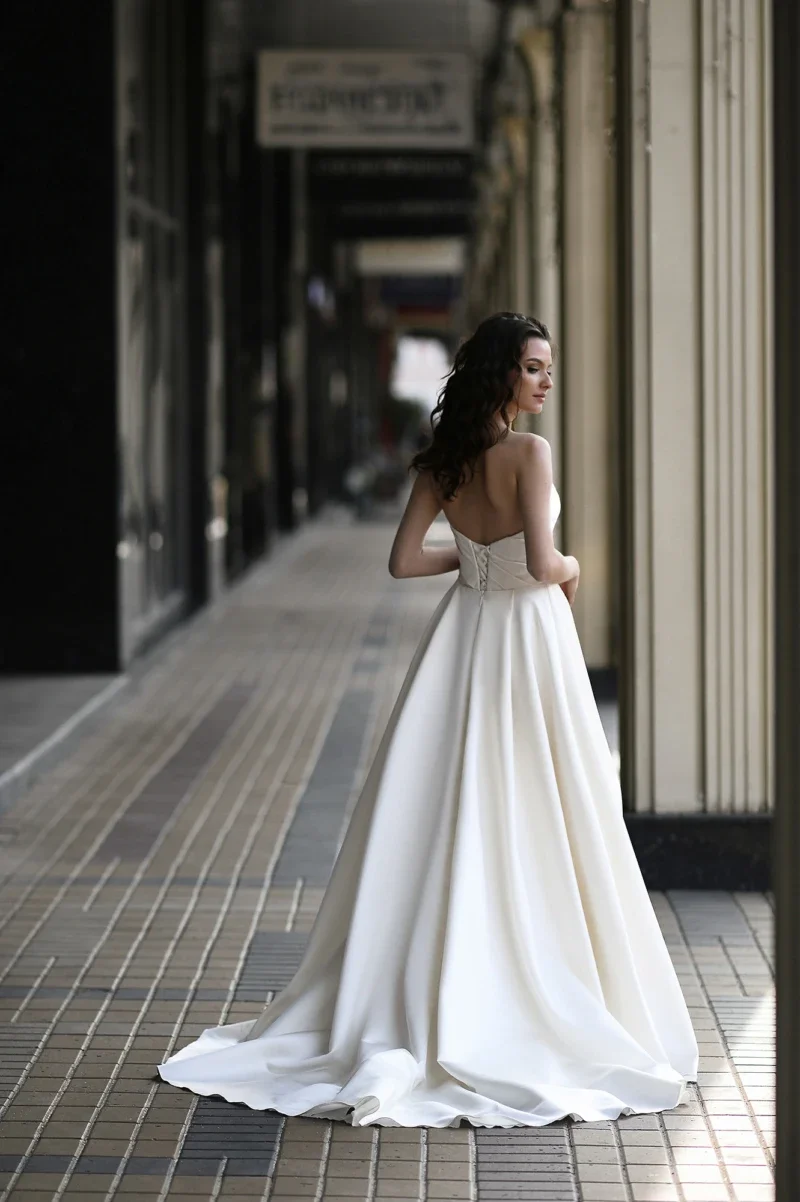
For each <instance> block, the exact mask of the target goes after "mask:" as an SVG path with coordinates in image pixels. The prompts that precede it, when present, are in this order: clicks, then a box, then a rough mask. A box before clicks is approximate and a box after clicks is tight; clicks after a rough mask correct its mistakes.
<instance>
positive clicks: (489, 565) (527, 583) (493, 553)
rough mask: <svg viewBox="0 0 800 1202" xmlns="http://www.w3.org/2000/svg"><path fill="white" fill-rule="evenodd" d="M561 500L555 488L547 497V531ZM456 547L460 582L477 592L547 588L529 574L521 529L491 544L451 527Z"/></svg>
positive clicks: (551, 525)
mask: <svg viewBox="0 0 800 1202" xmlns="http://www.w3.org/2000/svg"><path fill="white" fill-rule="evenodd" d="M560 512H561V498H560V497H559V495H558V492H557V490H556V487H555V485H553V490H552V492H551V494H550V529H551V530H552V529H553V527H554V526H555V524H556V522H557V521H558V515H559V513H560ZM450 529H451V530H452V531H453V537H454V538H455V540H456V547H457V548H458V557H459V560H460V568H459V574H458V579H459V583H460V584H463V585H466V586H467V588H472V589H476V590H477V591H478V592H480V593H486V592H505V591H507V590H509V589H520V588H546V587H547V585H544V584H542V583H541V582H540V581H538V580H535V579H534V577H533V576H531V574H530V573H529V571H528V567H527V555H526V551H525V535H524V533H523V531H522V530H519V531H518V532H517V533H516V534H508V535H506V537H505V538H498V539H495V541H494V542H491V543H476V542H474V541H473V539H471V538H467V536H466V534H462V533H461V531H460V530H456V528H455V526H451V527H450Z"/></svg>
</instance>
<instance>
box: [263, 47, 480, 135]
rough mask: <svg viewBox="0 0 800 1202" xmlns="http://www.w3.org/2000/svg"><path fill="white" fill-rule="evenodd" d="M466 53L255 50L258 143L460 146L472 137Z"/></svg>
mask: <svg viewBox="0 0 800 1202" xmlns="http://www.w3.org/2000/svg"><path fill="white" fill-rule="evenodd" d="M472 100H473V97H472V68H471V62H470V59H469V57H468V56H467V55H466V54H453V53H446V54H412V53H400V52H394V51H391V52H390V51H374V52H373V51H366V50H352V51H320V52H307V51H302V50H297V51H291V50H262V51H260V52H259V55H258V88H257V101H256V105H257V111H256V131H257V138H258V141H259V143H260V144H261V145H262V146H273V147H274V146H309V147H343V148H345V147H362V148H373V149H374V148H382V149H406V150H414V149H425V150H430V149H431V148H433V147H439V148H442V149H445V150H466V149H469V147H470V146H471V145H472V140H473V119H472V118H473V113H472Z"/></svg>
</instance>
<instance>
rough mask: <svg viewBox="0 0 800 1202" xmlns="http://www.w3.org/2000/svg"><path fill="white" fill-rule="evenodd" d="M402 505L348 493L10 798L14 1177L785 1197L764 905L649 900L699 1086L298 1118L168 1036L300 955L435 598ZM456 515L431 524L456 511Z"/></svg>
mask: <svg viewBox="0 0 800 1202" xmlns="http://www.w3.org/2000/svg"><path fill="white" fill-rule="evenodd" d="M391 537H392V528H391V526H390V525H388V524H384V523H381V522H379V521H375V522H371V523H354V522H353V521H352V520H351V519H350V518H349V517H345V516H344V515H343V514H339V512H338V511H330V510H329V511H327V513H326V514H325V515H324V516H323V517H321V518H320V519H318V520H316V521H313V522H311V523H309V524H307V525H306V526H305V527H304V528H303V529H302V530H301V531H300V532H299V533H298V534H297V535H296V536H294V537H293V538H292V539H290V540H287V541H285V542H284V543H283V544H281V546H280V547H279V548H278V550H277V551H276V553H275V554H274V555H273V556H272V557H271V558H270V559H269V561H267V562H266V563H264V564H263V565H261V566H258V567H256V568H255V569H254V570H252V571H251V572H250V574H248V575H247V576H245V577H244V578H243V579H242V580H240V582H239V583H238V584H237V585H235V586H234V587H233V588H232V589H231V590H230V591H229V592H227V593H226V594H225V595H224V596H223V598H222V599H221V600H220V601H219V602H217V603H216V605H215V606H213V607H211V608H210V609H206V610H204V611H202V612H201V613H200V614H199V615H198V616H197V617H196V618H195V619H194V621H193V622H192V623H191V624H190V625H189V626H188V627H186V628H184V629H183V630H182V631H180V632H178V634H177V635H174V636H172V638H171V639H170V640H167V641H166V642H163V643H162V644H160V645H159V649H158V650H157V651H156V652H155V653H154V654H153V655H152V656H151V658H150V660H149V662H148V663H147V665H146V667H145V668H144V669H142V670H141V671H140V672H139V674H138V676H137V678H136V679H135V680H134V681H133V683H132V685H131V686H130V687H129V688H127V689H125V690H122V691H120V693H119V694H118V696H117V698H116V699H115V701H114V702H113V703H111V704H110V705H109V706H108V707H107V709H106V710H105V711H104V713H103V715H101V717H100V719H99V720H98V721H97V722H96V723H95V725H94V727H93V729H92V730H91V731H90V732H89V733H87V734H85V735H84V737H83V738H82V739H80V740H79V741H78V742H77V743H75V744H74V745H73V746H72V747H71V749H70V751H69V752H68V753H67V755H66V757H65V758H64V759H62V760H61V761H60V762H59V763H58V764H57V765H55V766H52V767H50V768H49V770H47V771H46V772H45V773H44V775H42V776H41V777H40V778H39V779H38V780H37V781H36V782H35V783H34V784H33V786H32V788H31V789H30V790H29V791H28V792H27V794H26V795H25V796H24V798H19V799H18V800H17V801H15V802H14V801H12V804H11V805H10V806H9V807H8V808H7V809H6V811H5V812H4V813H3V814H2V816H1V818H0V872H2V892H1V894H0V897H1V900H0V940H2V948H0V963H2V965H3V968H2V973H1V974H0V1007H2V1015H0V1071H1V1072H2V1087H3V1104H2V1109H1V1110H0V1114H1V1115H2V1125H0V1142H1V1144H2V1150H1V1152H0V1202H5V1200H6V1199H7V1198H13V1199H15V1200H17V1199H19V1200H23V1199H24V1200H25V1202H34V1200H36V1199H48V1200H50V1199H58V1198H62V1197H64V1198H82V1199H85V1198H104V1199H112V1198H115V1197H117V1196H120V1197H125V1198H126V1199H132V1198H137V1199H142V1200H143V1202H144V1200H145V1199H146V1200H147V1202H156V1200H159V1202H161V1200H162V1199H165V1198H168V1197H169V1198H173V1197H178V1196H188V1197H192V1198H197V1199H201V1198H208V1199H217V1198H253V1199H268V1198H270V1199H272V1200H273V1202H290V1200H295V1199H297V1198H309V1199H312V1198H313V1199H314V1200H315V1202H321V1200H323V1199H329V1198H345V1197H346V1198H352V1199H362V1200H364V1202H367V1200H372V1199H378V1198H385V1199H388V1198H393V1199H405V1200H409V1202H423V1200H425V1199H465V1200H467V1199H469V1200H476V1199H477V1200H479V1202H489V1200H498V1202H500V1200H501V1199H502V1200H505V1199H509V1200H511V1199H519V1200H520V1202H522V1200H527V1199H530V1200H533V1199H541V1200H542V1202H561V1200H564V1202H567V1200H569V1202H579V1200H582V1202H645V1200H647V1202H717V1200H720V1202H729V1200H730V1202H767V1199H771V1198H772V1197H773V1187H772V1184H771V1182H772V1161H773V1148H774V1098H773V1090H774V1051H773V1001H772V968H771V959H772V952H771V944H772V908H771V900H770V898H769V897H767V896H766V895H763V894H759V893H741V894H732V893H720V892H710V891H706V892H702V893H687V892H679V891H678V892H669V893H659V894H654V896H653V900H654V903H655V906H656V909H657V912H658V916H659V920H660V922H661V924H662V927H663V930H664V934H665V937H666V939H667V942H668V944H669V947H670V949H671V951H672V954H673V956H674V960H675V964H676V967H677V970H678V973H679V975H680V978H681V981H682V983H683V986H684V989H685V991H686V996H687V1000H688V1002H689V1004H690V1007H691V1012H692V1015H693V1019H694V1022H695V1026H696V1029H697V1033H698V1038H699V1040H700V1046H701V1055H702V1058H701V1073H700V1080H699V1084H698V1087H697V1089H696V1093H695V1096H694V1099H693V1101H692V1103H691V1105H690V1106H688V1107H684V1108H682V1110H681V1113H680V1114H677V1113H669V1112H667V1113H665V1114H661V1115H651V1116H641V1117H630V1118H626V1119H624V1120H622V1121H620V1122H618V1123H592V1124H573V1123H569V1122H567V1123H564V1124H554V1125H551V1126H549V1127H545V1128H540V1129H537V1130H525V1129H514V1130H511V1131H501V1130H486V1129H482V1130H478V1131H475V1130H474V1129H472V1128H469V1127H462V1128H459V1129H447V1130H430V1131H420V1130H404V1129H390V1128H380V1129H375V1128H366V1129H353V1128H350V1127H347V1126H345V1125H343V1124H337V1123H333V1124H330V1123H327V1122H323V1121H319V1120H307V1119H299V1118H298V1119H292V1120H289V1121H284V1120H283V1119H282V1118H281V1117H280V1116H278V1115H276V1114H270V1113H265V1114H260V1113H254V1112H251V1111H247V1110H246V1109H244V1108H240V1107H235V1106H231V1105H229V1104H227V1103H223V1102H221V1101H217V1100H213V1099H202V1100H200V1099H198V1098H196V1097H193V1096H191V1095H189V1094H184V1093H181V1092H178V1091H177V1090H174V1089H171V1088H169V1087H168V1086H164V1085H161V1084H159V1083H158V1082H157V1080H156V1079H155V1075H154V1065H155V1063H157V1062H158V1061H160V1060H161V1059H162V1058H163V1057H164V1055H165V1054H166V1053H168V1052H169V1051H170V1050H172V1049H174V1048H176V1047H178V1046H180V1045H181V1044H182V1043H183V1042H185V1041H186V1040H187V1039H189V1038H190V1037H193V1036H195V1035H197V1034H199V1033H200V1031H201V1030H202V1029H203V1028H205V1027H207V1026H212V1025H215V1024H217V1023H219V1022H220V1021H225V1020H227V1021H232V1022H233V1021H237V1020H240V1019H244V1018H247V1017H250V1016H252V1015H253V1014H254V1013H255V1012H256V1011H257V1009H258V1008H259V1006H260V1005H261V1004H262V1003H263V1001H264V1000H266V999H269V998H271V997H272V996H274V993H275V992H276V991H277V990H279V989H280V988H281V986H282V985H283V984H284V983H285V982H286V981H287V980H288V979H289V978H290V976H291V975H292V972H293V971H294V968H295V966H296V965H297V963H298V961H299V958H300V956H301V954H302V950H303V947H304V943H305V940H306V937H307V932H308V931H309V928H310V926H311V923H312V921H313V918H314V914H315V912H316V909H317V906H318V905H319V902H320V899H321V897H322V894H323V891H324V887H325V884H326V881H327V879H328V875H329V872H330V869H331V866H332V863H333V860H334V857H335V854H336V850H337V847H338V845H339V841H340V838H341V835H342V833H343V830H344V828H345V826H346V822H347V819H348V815H349V813H350V808H351V806H352V804H353V802H354V800H355V797H356V795H357V792H358V787H359V784H360V782H361V780H362V779H363V774H364V771H365V768H366V765H367V763H368V761H369V759H370V757H371V755H372V752H373V751H374V748H375V746H376V743H377V740H378V738H379V736H380V733H381V730H382V728H383V726H384V724H385V722H386V720H387V718H388V715H389V711H390V708H391V705H392V702H393V699H394V697H395V695H396V693H397V690H398V688H399V686H400V683H401V680H402V677H403V674H404V671H405V668H406V665H407V664H408V661H409V659H410V657H411V654H412V652H413V649H414V647H415V646H416V643H417V640H418V638H419V636H420V634H421V632H422V629H423V627H424V624H425V622H426V620H427V618H428V616H429V615H430V613H431V612H432V610H433V608H434V606H435V603H436V601H437V599H438V597H439V596H441V594H442V592H443V591H444V589H445V588H447V587H448V586H449V584H450V582H451V578H450V577H447V578H443V579H439V580H437V579H435V578H434V579H429V580H412V581H399V582H398V581H393V580H391V579H390V577H389V576H388V573H387V570H386V559H387V554H388V548H389V543H390V540H391ZM436 537H439V534H438V533H437V534H436Z"/></svg>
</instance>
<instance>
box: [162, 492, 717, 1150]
mask: <svg viewBox="0 0 800 1202" xmlns="http://www.w3.org/2000/svg"><path fill="white" fill-rule="evenodd" d="M559 509H560V502H559V500H558V494H557V493H556V491H555V489H554V490H553V501H552V506H551V520H552V522H553V524H555V521H556V519H557V516H558V512H559ZM454 535H455V539H456V543H457V546H458V551H459V557H460V571H459V576H458V579H457V580H456V581H455V583H454V584H453V585H452V587H451V588H450V589H449V590H448V591H447V593H446V594H445V596H444V597H443V598H442V600H441V602H440V603H439V605H438V606H437V608H436V610H435V612H434V614H433V616H432V617H431V619H430V622H429V623H428V626H427V629H426V630H425V633H424V634H423V637H422V639H421V641H420V644H419V646H418V648H417V651H416V652H415V655H414V657H413V660H412V662H411V665H410V667H409V669H408V673H407V675H406V678H405V681H404V683H403V686H402V688H401V690H400V694H399V696H398V699H397V702H396V704H395V706H394V709H393V712H392V715H391V717H390V719H389V722H388V725H387V728H386V731H385V733H384V735H383V739H382V741H381V744H380V747H379V750H378V753H377V755H376V757H375V760H374V762H373V764H372V767H371V769H370V771H369V773H368V775H367V779H366V781H365V783H364V787H363V789H362V791H361V794H360V797H359V799H358V801H357V803H356V806H355V808H354V810H353V814H352V818H351V821H350V824H349V827H348V830H347V834H346V836H345V839H344V841H343V843H342V846H341V848H340V851H339V855H338V857H337V860H336V863H335V865H334V869H333V873H332V875H331V878H330V881H329V884H328V888H327V890H326V893H325V895H324V898H323V901H322V905H321V907H320V910H319V912H318V915H317V918H316V921H315V923H314V926H313V929H312V931H311V934H310V937H309V942H308V945H307V949H306V952H305V955H304V957H303V960H302V962H301V964H300V967H299V969H298V971H297V973H296V974H295V976H294V978H293V979H292V980H291V982H290V983H289V984H288V986H287V987H286V988H285V989H284V990H283V991H282V992H281V993H280V994H279V995H278V996H277V997H276V998H275V999H274V1000H273V1001H272V1003H271V1004H270V1005H269V1006H267V1007H266V1008H265V1009H264V1011H263V1012H262V1014H261V1015H260V1016H259V1017H257V1018H255V1019H251V1020H248V1021H246V1022H239V1023H232V1024H229V1025H226V1026H221V1027H215V1028H210V1029H208V1030H206V1031H204V1032H203V1034H202V1035H201V1036H200V1037H199V1038H198V1039H196V1040H194V1041H193V1042H192V1043H190V1044H188V1045H187V1046H186V1047H183V1048H181V1049H180V1050H179V1051H178V1052H176V1053H175V1054H174V1055H173V1056H171V1057H170V1058H169V1059H168V1060H167V1061H166V1062H165V1063H164V1064H162V1065H160V1066H159V1072H160V1074H161V1076H162V1078H163V1079H164V1080H165V1081H168V1082H171V1083H172V1084H173V1085H177V1086H182V1087H185V1088H187V1089H190V1090H192V1091H194V1092H195V1093H198V1094H205V1095H212V1094H213V1095H219V1096H221V1097H223V1098H226V1099H228V1100H229V1101H232V1102H244V1103H245V1104H246V1105H248V1106H250V1107H252V1108H254V1109H258V1110H265V1109H274V1110H277V1111H279V1112H280V1113H282V1114H286V1115H299V1114H303V1115H310V1116H315V1117H328V1118H334V1119H341V1120H344V1121H346V1122H349V1123H352V1124H353V1125H367V1124H381V1125H387V1126H428V1127H445V1126H456V1125H457V1124H458V1123H459V1122H460V1120H461V1119H462V1118H465V1119H467V1120H469V1121H470V1122H471V1123H473V1124H475V1125H477V1126H495V1127H512V1126H520V1125H522V1126H531V1127H537V1126H542V1125H544V1124H546V1123H550V1122H552V1121H554V1120H556V1119H561V1118H564V1117H566V1116H571V1117H572V1118H573V1119H577V1120H587V1121H594V1120H601V1119H611V1118H616V1117H618V1116H619V1115H621V1114H632V1113H647V1112H653V1111H659V1110H667V1109H671V1108H673V1107H675V1106H677V1105H679V1104H680V1103H681V1102H682V1101H684V1100H685V1099H686V1096H687V1095H686V1092H685V1083H686V1082H687V1081H694V1080H696V1079H697V1064H698V1048H697V1042H696V1038H695V1034H694V1031H693V1028H692V1024H691V1020H690V1017H689V1013H688V1010H687V1007H686V1003H685V1000H684V997H683V993H682V991H681V987H680V983H679V981H678V979H677V976H676V973H675V969H674V967H673V964H672V961H671V959H670V956H669V953H668V951H667V948H666V945H665V942H664V939H663V936H662V934H661V930H660V928H659V925H658V921H657V919H656V916H655V913H654V911H653V907H652V905H651V902H650V898H649V896H648V893H647V890H646V888H645V885H644V882H643V880H642V876H641V872H640V870H639V866H638V864H637V861H636V858H635V855H634V852H633V848H632V846H631V843H630V839H629V836H628V833H627V829H626V826H625V822H624V819H623V815H622V802H621V796H620V789H619V781H618V777H617V773H616V769H615V766H614V763H613V760H612V757H611V754H610V752H609V749H608V745H607V742H606V738H605V734H604V732H603V728H602V725H601V722H600V717H599V714H598V711H597V707H596V704H595V701H594V697H593V694H592V690H591V686H590V684H589V678H588V674H587V671H586V666H585V663H584V659H583V654H582V651H581V647H580V643H579V641H578V636H577V632H576V630H575V624H574V620H573V616H572V610H571V608H570V605H569V602H568V601H567V599H566V597H565V596H564V593H563V592H562V590H561V588H560V587H559V586H558V585H545V584H540V583H538V582H537V581H535V580H534V579H533V578H532V577H531V576H530V575H529V574H528V572H527V569H526V566H525V565H526V559H525V542H524V537H523V535H522V534H521V533H520V534H516V535H511V536H510V537H508V538H503V539H500V540H498V541H496V542H494V543H491V544H489V545H484V544H481V543H476V542H473V541H472V540H471V539H469V538H466V537H465V536H464V535H462V534H460V533H459V532H457V531H454Z"/></svg>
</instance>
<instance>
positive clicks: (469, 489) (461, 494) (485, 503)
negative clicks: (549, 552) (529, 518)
mask: <svg viewBox="0 0 800 1202" xmlns="http://www.w3.org/2000/svg"><path fill="white" fill-rule="evenodd" d="M529 437H530V435H527V436H526V435H524V434H517V433H515V431H513V430H511V431H510V432H509V434H508V436H507V437H506V438H504V439H503V441H502V442H499V443H496V444H495V446H493V447H490V448H489V449H488V451H484V452H483V454H482V455H481V456H480V458H479V459H478V462H477V463H476V465H475V474H474V476H473V477H472V479H471V480H470V481H469V482H468V483H467V484H464V485H462V487H461V488H460V489H459V490H458V493H457V494H456V497H455V499H454V500H452V501H445V500H443V501H442V510H443V512H444V514H445V517H446V518H447V519H448V521H449V522H450V524H451V526H454V527H455V529H456V530H458V531H460V533H461V534H465V535H466V536H467V538H469V539H472V541H473V542H476V543H494V542H497V540H498V539H501V538H506V537H507V536H508V535H510V534H518V533H519V532H520V531H521V530H522V528H523V515H522V511H521V509H520V504H519V487H518V477H519V470H520V466H521V451H522V444H523V443H524V442H525V441H526V439H527V438H529Z"/></svg>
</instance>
